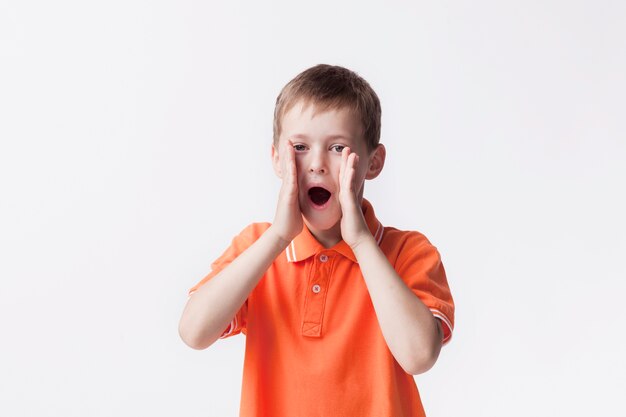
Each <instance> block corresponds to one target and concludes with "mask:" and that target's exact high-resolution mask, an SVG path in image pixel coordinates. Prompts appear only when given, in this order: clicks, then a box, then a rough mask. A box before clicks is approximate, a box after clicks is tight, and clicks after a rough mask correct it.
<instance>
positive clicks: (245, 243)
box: [188, 223, 269, 339]
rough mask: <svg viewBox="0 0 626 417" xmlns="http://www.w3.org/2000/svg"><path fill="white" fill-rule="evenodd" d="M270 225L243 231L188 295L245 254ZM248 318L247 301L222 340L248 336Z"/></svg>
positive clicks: (257, 225) (255, 224)
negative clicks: (240, 335)
mask: <svg viewBox="0 0 626 417" xmlns="http://www.w3.org/2000/svg"><path fill="white" fill-rule="evenodd" d="M268 227H269V224H265V223H253V224H251V225H249V226H247V227H246V228H245V229H244V230H242V231H241V233H239V234H238V235H237V236H235V238H233V240H232V242H231V244H230V246H229V247H228V248H227V249H226V250H225V251H224V253H222V255H220V257H219V258H217V259H216V260H215V261H214V262H213V263H212V264H211V272H209V274H208V275H206V276H205V277H204V278H202V280H200V281H199V282H198V283H197V284H196V285H194V286H193V287H191V288H190V289H189V291H188V295H189V296H190V297H191V295H192V294H193V293H194V292H195V291H196V290H198V288H200V287H201V286H202V285H204V284H205V283H206V282H208V281H209V280H211V278H213V277H214V276H215V275H217V274H218V273H219V272H220V271H222V270H223V269H224V268H226V267H227V266H228V265H229V264H230V263H231V262H232V261H233V260H235V259H236V258H237V257H238V256H239V255H241V253H243V252H244V251H245V250H246V249H248V247H250V245H252V244H253V243H254V242H255V241H256V240H257V239H258V238H259V237H260V236H261V235H262V234H263V232H264V231H265V230H267V228H268ZM247 316H248V300H246V301H245V302H244V303H243V305H242V306H241V308H240V309H239V310H238V311H237V313H236V314H235V317H233V319H232V321H231V322H230V324H229V325H228V327H227V328H226V329H225V330H224V332H223V333H222V335H221V336H220V338H221V339H224V338H226V337H230V336H234V335H237V334H239V333H241V332H243V333H244V334H246V322H247Z"/></svg>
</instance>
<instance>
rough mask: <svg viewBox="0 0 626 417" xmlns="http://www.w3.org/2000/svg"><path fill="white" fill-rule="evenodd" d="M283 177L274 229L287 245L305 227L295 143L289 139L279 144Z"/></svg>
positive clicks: (273, 224)
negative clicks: (299, 198) (299, 196)
mask: <svg viewBox="0 0 626 417" xmlns="http://www.w3.org/2000/svg"><path fill="white" fill-rule="evenodd" d="M278 152H279V157H280V165H281V174H282V175H281V177H282V180H283V183H282V186H281V187H280V193H279V194H278V206H277V207H276V215H275V216H274V222H273V223H272V226H271V227H272V229H273V230H274V232H275V233H276V235H277V236H278V237H279V238H280V239H281V240H282V241H283V243H284V244H285V246H287V245H288V244H289V242H291V241H292V240H293V238H295V237H296V236H298V234H300V232H301V231H302V227H303V222H302V212H301V210H300V202H299V201H298V172H297V169H296V156H295V150H294V149H293V143H291V141H289V140H287V141H286V142H284V143H282V146H280V145H279V149H278Z"/></svg>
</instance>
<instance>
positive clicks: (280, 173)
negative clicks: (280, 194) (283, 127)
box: [272, 143, 283, 178]
mask: <svg viewBox="0 0 626 417" xmlns="http://www.w3.org/2000/svg"><path fill="white" fill-rule="evenodd" d="M272 167H273V168H274V173H275V174H276V176H277V177H278V178H282V177H283V171H282V169H281V168H280V157H279V153H278V149H276V147H275V146H274V144H273V143H272Z"/></svg>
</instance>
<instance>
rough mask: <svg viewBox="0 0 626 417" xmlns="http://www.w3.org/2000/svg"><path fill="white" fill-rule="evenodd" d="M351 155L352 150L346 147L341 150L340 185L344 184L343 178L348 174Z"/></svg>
mask: <svg viewBox="0 0 626 417" xmlns="http://www.w3.org/2000/svg"><path fill="white" fill-rule="evenodd" d="M349 155H350V148H349V147H347V146H346V147H345V148H343V149H342V150H341V164H340V165H339V184H341V183H342V182H343V178H344V175H345V173H346V168H347V163H348V156H349Z"/></svg>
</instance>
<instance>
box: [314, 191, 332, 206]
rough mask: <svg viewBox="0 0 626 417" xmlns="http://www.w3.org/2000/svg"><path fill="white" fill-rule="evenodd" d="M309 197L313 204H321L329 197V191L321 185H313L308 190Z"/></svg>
mask: <svg viewBox="0 0 626 417" xmlns="http://www.w3.org/2000/svg"><path fill="white" fill-rule="evenodd" d="M309 197H311V201H313V203H314V204H316V205H318V206H321V205H323V204H324V203H326V202H327V201H328V199H329V198H330V191H328V190H326V189H324V188H322V187H313V188H311V189H310V190H309Z"/></svg>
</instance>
